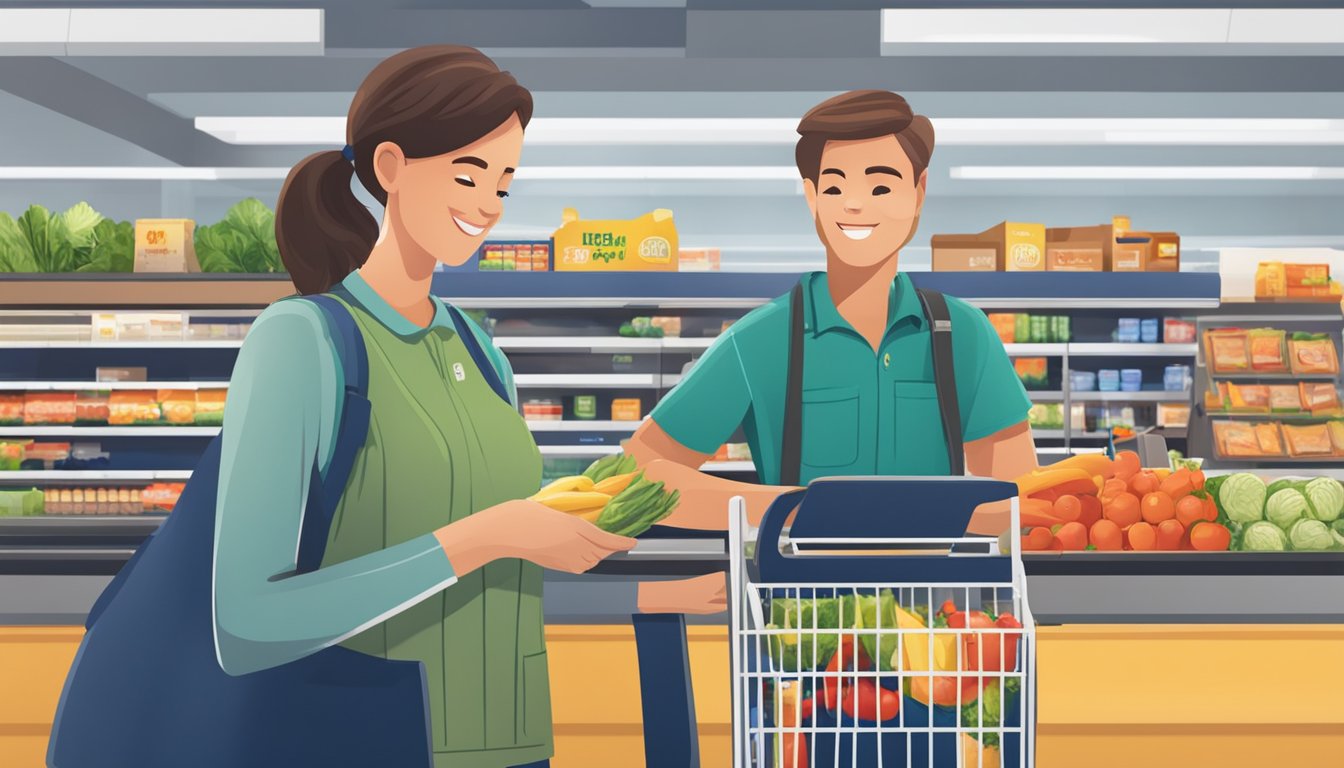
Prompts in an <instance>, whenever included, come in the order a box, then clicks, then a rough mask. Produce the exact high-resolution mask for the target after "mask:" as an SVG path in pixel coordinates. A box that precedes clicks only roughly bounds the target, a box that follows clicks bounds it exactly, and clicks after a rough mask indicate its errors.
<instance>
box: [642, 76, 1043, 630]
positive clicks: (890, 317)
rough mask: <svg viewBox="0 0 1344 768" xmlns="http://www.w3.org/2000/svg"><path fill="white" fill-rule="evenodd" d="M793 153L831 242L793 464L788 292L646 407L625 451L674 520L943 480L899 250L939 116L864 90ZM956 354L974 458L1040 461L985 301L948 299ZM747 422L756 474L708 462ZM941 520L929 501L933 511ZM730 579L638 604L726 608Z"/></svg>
mask: <svg viewBox="0 0 1344 768" xmlns="http://www.w3.org/2000/svg"><path fill="white" fill-rule="evenodd" d="M798 133H799V134H801V138H800V139H799V141H798V145H797V149H796V153H795V158H796V161H797V164H798V171H799V173H800V174H801V175H802V178H803V188H804V193H805V195H806V198H807V205H808V209H809V210H810V211H811V212H812V218H813V220H814V221H815V223H816V229H817V234H818V236H819V237H820V238H821V242H822V244H823V245H824V246H825V247H826V271H825V272H814V273H811V274H807V275H804V276H803V278H802V310H803V312H802V314H803V336H802V338H803V345H802V346H803V355H802V359H803V366H802V409H801V410H802V414H801V416H802V424H801V451H800V456H799V458H800V462H799V466H797V467H792V468H791V467H785V466H782V459H781V454H782V452H783V451H782V442H783V441H784V426H785V416H784V414H785V400H786V379H787V378H788V377H787V375H786V371H787V369H788V361H789V340H790V322H791V314H792V313H791V311H790V305H791V297H790V296H788V295H786V296H782V297H780V298H778V299H776V300H774V301H772V302H771V303H769V304H767V305H765V306H763V307H761V308H759V309H757V310H755V311H753V312H751V313H750V314H748V315H747V316H746V317H744V318H743V319H742V320H741V321H739V322H737V323H736V324H734V325H733V326H732V327H731V328H729V329H728V330H727V331H725V332H724V333H723V335H722V336H720V337H719V339H718V340H717V341H716V342H715V343H714V345H713V346H712V347H710V349H709V350H708V351H707V352H706V353H705V355H704V356H703V357H702V358H701V359H700V361H699V362H698V363H697V364H696V365H695V367H694V368H693V369H692V370H691V372H690V373H689V375H688V376H687V377H686V378H685V379H684V380H683V381H682V382H681V384H680V386H678V387H677V388H676V389H675V390H673V391H672V392H671V393H670V394H669V395H668V396H667V398H665V399H664V400H663V401H662V402H661V403H660V404H659V405H658V407H657V408H655V409H654V411H653V414H652V416H651V418H650V420H648V421H646V422H645V423H644V425H643V426H641V427H640V429H639V430H638V431H637V432H636V433H635V435H634V437H633V438H632V439H631V441H630V443H629V444H628V446H627V451H628V452H629V453H631V454H633V455H634V457H635V458H636V459H637V460H638V461H639V463H640V465H641V466H643V467H645V470H646V472H647V474H648V476H649V477H651V478H655V479H660V480H664V481H666V482H667V484H668V485H669V486H670V487H672V488H676V489H678V490H680V491H681V494H682V501H681V504H680V505H679V508H678V510H677V511H676V512H675V513H673V515H672V516H670V517H669V518H668V519H667V520H666V521H665V524H667V525H671V526H678V527H683V528H696V529H710V530H712V529H722V528H724V527H725V526H726V523H727V510H728V500H729V499H731V498H732V497H734V496H739V495H740V496H743V497H745V498H746V500H747V513H748V517H749V518H750V520H751V521H752V523H753V524H755V523H757V522H758V521H759V519H760V517H761V516H762V515H763V514H764V512H765V509H766V508H767V507H768V506H769V504H770V503H771V502H772V501H773V500H774V499H775V497H776V496H778V495H779V494H780V493H783V492H785V491H787V490H789V489H788V488H786V487H781V486H780V482H781V480H780V479H781V477H782V476H783V477H788V476H790V475H796V477H797V479H798V483H799V484H800V485H806V484H807V483H808V482H810V481H811V480H813V479H815V478H817V477H823V476H837V475H848V476H853V475H947V474H950V472H949V469H950V467H949V464H950V459H949V453H948V444H947V441H946V440H945V438H944V430H943V424H942V421H941V419H940V410H939V402H938V397H937V390H936V388H935V381H934V375H933V370H934V368H933V361H932V355H931V349H932V347H931V344H932V342H931V337H932V334H931V332H930V328H929V327H927V326H928V323H927V322H926V318H925V315H924V312H923V310H922V307H921V301H920V298H919V296H918V295H917V292H916V290H915V288H914V286H913V285H912V284H911V281H910V277H909V276H908V275H907V274H905V273H903V272H901V271H900V270H899V259H900V250H901V248H902V247H904V246H905V244H906V243H908V242H910V240H911V238H912V237H913V236H914V234H915V229H916V227H917V226H918V223H919V216H920V212H921V210H922V209H923V206H924V195H925V189H926V187H927V182H928V172H927V168H928V164H929V159H930V157H931V155H932V153H933V138H934V137H933V126H932V124H931V123H930V122H929V120H928V118H926V117H923V116H920V115H915V114H913V113H912V112H911V110H910V107H909V105H908V104H907V103H906V101H905V99H903V98H901V97H900V96H898V95H896V94H894V93H890V92H886V91H854V92H850V93H846V94H843V95H840V96H837V97H835V98H832V99H830V100H828V101H825V102H823V103H822V104H820V105H818V106H816V107H815V108H813V109H812V110H811V111H810V112H808V113H807V114H806V115H805V116H804V117H803V119H802V121H801V122H800V123H799V125H798ZM947 309H948V312H949V314H950V319H951V322H952V329H953V331H952V356H951V357H952V362H953V369H954V371H955V379H956V393H957V398H956V399H957V404H958V406H959V411H960V432H961V434H960V438H961V440H962V441H963V443H964V446H965V467H966V470H967V471H968V472H969V473H970V474H972V475H979V476H982V477H994V478H998V479H1002V480H1012V479H1014V478H1016V477H1019V476H1020V475H1022V474H1025V473H1026V472H1029V471H1031V470H1032V469H1034V468H1036V466H1037V462H1036V447H1035V443H1034V442H1033V440H1032V437H1031V429H1030V426H1029V425H1028V423H1027V411H1028V410H1029V408H1030V405H1031V404H1030V401H1029V400H1028V399H1027V395H1026V392H1025V391H1024V390H1023V388H1022V384H1021V382H1020V381H1019V380H1018V378H1017V375H1016V373H1015V372H1014V370H1013V366H1012V363H1011V362H1010V361H1009V359H1008V355H1007V353H1006V352H1005V350H1004V348H1003V344H1002V343H1001V342H1000V341H999V337H998V335H997V333H995V331H994V328H993V327H992V326H991V325H990V323H989V320H988V319H987V318H986V317H985V315H984V313H982V312H981V311H980V310H978V309H975V308H974V307H971V306H970V305H968V304H966V303H964V302H961V301H958V300H956V299H951V298H949V299H948V300H947ZM739 427H740V428H742V429H743V430H744V431H745V432H746V435H747V440H748V442H749V443H750V445H751V455H752V459H753V461H754V462H755V464H756V470H757V474H758V476H759V479H760V481H761V482H762V483H763V485H752V484H746V483H735V482H730V481H727V480H723V479H721V478H715V477H712V476H709V475H705V474H702V473H700V472H699V471H698V469H697V468H698V467H699V466H701V465H702V464H703V463H704V462H705V461H707V460H708V459H709V457H710V456H711V455H712V454H713V453H714V452H715V451H716V450H717V449H718V448H719V446H720V445H722V444H723V443H724V442H725V441H726V440H728V439H729V438H730V437H731V436H732V435H733V434H734V433H735V432H736V431H737V430H738V428H739ZM929 513H930V514H937V510H930V511H929ZM1007 514H1008V512H1007V506H1006V505H1004V504H1000V505H993V506H990V505H987V506H986V507H983V508H981V509H979V510H977V511H976V514H975V516H974V518H973V519H972V521H971V525H970V532H971V533H977V534H986V535H997V534H999V533H1002V532H1003V531H1004V530H1005V529H1006V528H1007ZM725 606H726V595H725V589H724V578H723V576H722V575H721V574H713V575H710V576H706V577H701V578H697V579H690V580H686V581H672V582H653V583H646V584H641V585H640V588H639V608H640V610H641V611H642V612H645V613H714V612H718V611H721V610H723V609H724V607H725Z"/></svg>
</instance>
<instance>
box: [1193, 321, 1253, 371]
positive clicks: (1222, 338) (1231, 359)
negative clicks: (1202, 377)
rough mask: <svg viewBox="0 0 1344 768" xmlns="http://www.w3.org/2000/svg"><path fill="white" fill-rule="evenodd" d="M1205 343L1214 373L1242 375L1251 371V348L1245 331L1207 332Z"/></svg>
mask: <svg viewBox="0 0 1344 768" xmlns="http://www.w3.org/2000/svg"><path fill="white" fill-rule="evenodd" d="M1204 341H1205V346H1206V348H1207V349H1206V353H1207V355H1206V356H1207V357H1208V359H1209V361H1210V367H1212V368H1213V371H1214V373H1242V372H1245V371H1247V370H1249V369H1250V367H1251V358H1250V351H1249V350H1250V347H1249V344H1248V340H1247V336H1246V332H1245V331H1241V330H1235V329H1233V330H1217V331H1207V332H1205V334H1204Z"/></svg>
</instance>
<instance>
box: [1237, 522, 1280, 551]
mask: <svg viewBox="0 0 1344 768" xmlns="http://www.w3.org/2000/svg"><path fill="white" fill-rule="evenodd" d="M1241 547H1242V549H1244V550H1246V551H1247V552H1282V551H1284V550H1285V549H1287V548H1288V536H1287V535H1286V534H1284V532H1283V529H1282V528H1280V527H1278V526H1277V525H1275V524H1273V523H1271V522H1269V521H1267V520H1261V521H1260V522H1258V523H1251V524H1250V525H1249V526H1247V527H1246V530H1245V531H1243V532H1242V534H1241Z"/></svg>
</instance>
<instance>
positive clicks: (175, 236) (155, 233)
mask: <svg viewBox="0 0 1344 768" xmlns="http://www.w3.org/2000/svg"><path fill="white" fill-rule="evenodd" d="M195 235H196V222H194V221H192V220H191V219H137V220H136V222H135V271H136V272H200V271H201V265H200V262H198V261H197V260H196V245H195Z"/></svg>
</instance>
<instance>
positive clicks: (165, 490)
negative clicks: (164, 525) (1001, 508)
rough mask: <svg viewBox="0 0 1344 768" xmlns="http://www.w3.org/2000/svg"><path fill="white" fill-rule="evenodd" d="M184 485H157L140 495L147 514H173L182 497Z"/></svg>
mask: <svg viewBox="0 0 1344 768" xmlns="http://www.w3.org/2000/svg"><path fill="white" fill-rule="evenodd" d="M185 487H186V486H185V484H184V483H155V484H154V485H151V486H149V487H148V488H146V489H145V490H144V491H143V492H142V493H141V494H140V500H141V504H142V507H143V509H144V511H145V512H172V511H173V507H175V506H177V500H178V499H179V498H180V497H181V496H182V489H183V488H185Z"/></svg>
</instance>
